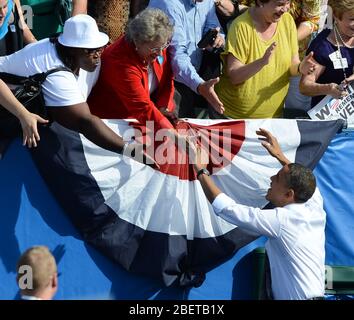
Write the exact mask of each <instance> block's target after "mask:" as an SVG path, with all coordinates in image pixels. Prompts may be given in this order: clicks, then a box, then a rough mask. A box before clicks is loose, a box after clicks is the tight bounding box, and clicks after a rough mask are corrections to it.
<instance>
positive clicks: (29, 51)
mask: <svg viewBox="0 0 354 320" xmlns="http://www.w3.org/2000/svg"><path fill="white" fill-rule="evenodd" d="M107 43H108V36H107V35H106V34H104V33H102V32H99V30H98V27H97V24H96V22H95V20H94V19H93V18H92V17H90V16H88V15H84V14H80V15H77V16H75V17H72V18H70V19H68V20H67V21H66V23H65V25H64V31H63V33H62V34H61V35H60V36H59V37H58V39H54V40H53V39H43V40H41V41H39V42H37V43H35V44H33V45H31V46H27V47H25V48H24V49H22V50H20V51H18V52H16V53H15V54H13V55H10V56H5V57H0V72H7V73H11V74H15V75H19V76H25V77H27V76H30V75H33V74H37V73H40V72H46V71H48V70H51V69H54V68H57V67H60V66H62V67H66V68H67V70H68V71H58V72H55V73H52V74H50V75H48V77H47V78H46V80H45V81H44V83H43V85H42V89H43V96H44V102H45V106H46V107H47V110H48V113H49V115H50V116H51V118H52V119H53V120H54V121H57V122H58V123H59V124H61V125H62V126H64V127H66V128H68V129H71V130H74V131H78V132H80V133H82V134H83V135H84V136H86V137H87V138H88V139H89V140H90V141H92V142H93V143H95V144H97V145H98V146H100V147H102V148H105V149H107V150H110V151H113V152H118V153H122V152H123V149H124V146H125V144H124V141H123V140H122V138H121V137H119V136H118V135H116V134H115V133H114V132H113V131H112V130H111V129H110V128H108V127H107V126H106V125H105V124H104V123H103V122H102V120H101V119H99V118H98V117H96V116H94V115H92V114H91V112H90V109H89V107H88V105H87V103H86V99H87V96H88V95H89V93H90V91H91V89H92V87H93V85H94V84H95V82H96V80H97V77H98V73H99V65H100V57H101V53H102V50H103V48H104V47H105V46H106V44H107ZM2 93H3V92H2ZM28 140H29V143H30V144H35V140H38V137H37V136H34V137H29V138H28Z"/></svg>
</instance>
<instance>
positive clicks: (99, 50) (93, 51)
mask: <svg viewBox="0 0 354 320" xmlns="http://www.w3.org/2000/svg"><path fill="white" fill-rule="evenodd" d="M105 47H106V46H104V47H100V48H95V49H84V50H85V53H86V54H87V55H88V56H97V55H100V54H101V53H102V52H103V50H104V48H105Z"/></svg>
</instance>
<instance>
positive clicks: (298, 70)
mask: <svg viewBox="0 0 354 320" xmlns="http://www.w3.org/2000/svg"><path fill="white" fill-rule="evenodd" d="M300 65H301V62H300V63H299V64H298V66H297V73H298V74H301V71H300Z"/></svg>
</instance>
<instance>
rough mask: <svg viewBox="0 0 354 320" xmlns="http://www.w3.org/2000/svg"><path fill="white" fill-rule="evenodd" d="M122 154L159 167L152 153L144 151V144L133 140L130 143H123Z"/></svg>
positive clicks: (153, 166)
mask: <svg viewBox="0 0 354 320" xmlns="http://www.w3.org/2000/svg"><path fill="white" fill-rule="evenodd" d="M122 154H123V155H124V156H126V157H128V158H131V159H133V160H135V161H138V162H140V163H143V164H146V165H148V166H150V167H152V168H157V169H160V166H159V164H158V163H157V162H156V161H155V159H154V155H149V154H148V153H146V151H145V146H144V145H143V144H141V143H138V142H135V141H133V142H131V143H127V144H125V145H124V147H123V153H122Z"/></svg>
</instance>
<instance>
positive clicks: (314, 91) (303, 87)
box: [299, 62, 347, 99]
mask: <svg viewBox="0 0 354 320" xmlns="http://www.w3.org/2000/svg"><path fill="white" fill-rule="evenodd" d="M315 63H316V67H315V70H314V72H312V73H310V74H303V75H302V77H301V80H300V86H299V89H300V92H301V93H302V94H303V95H306V96H309V97H315V96H322V95H331V96H332V97H333V98H336V99H339V98H343V97H345V96H346V95H347V92H346V91H345V90H341V88H340V86H339V85H338V84H336V83H325V84H322V83H317V80H318V78H319V77H320V76H321V74H322V73H323V72H324V71H325V69H326V67H325V66H323V65H320V64H319V63H317V62H315Z"/></svg>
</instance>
